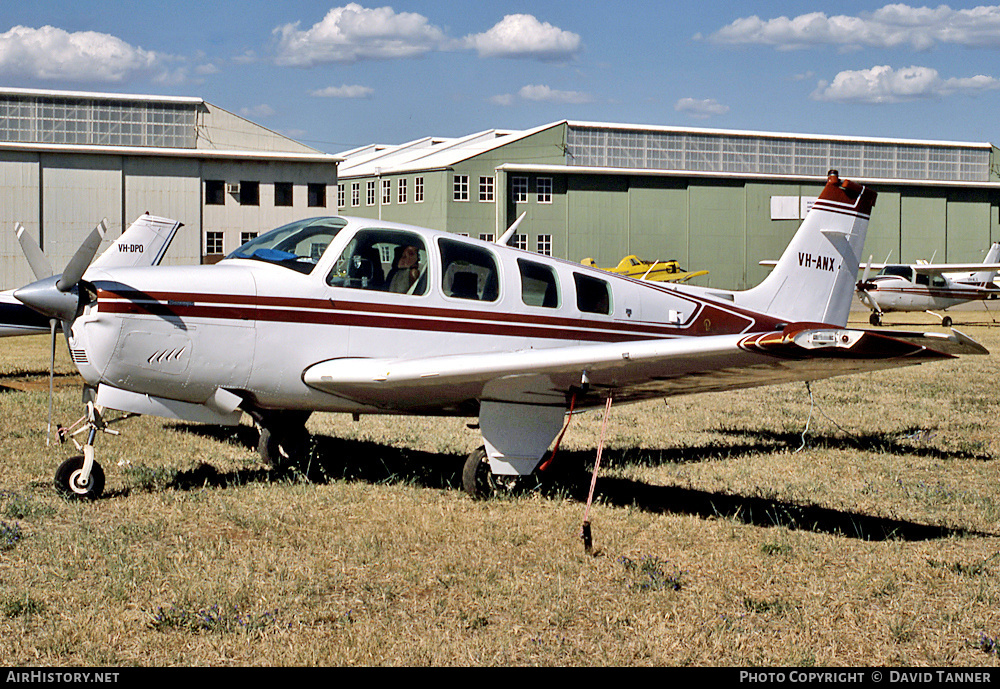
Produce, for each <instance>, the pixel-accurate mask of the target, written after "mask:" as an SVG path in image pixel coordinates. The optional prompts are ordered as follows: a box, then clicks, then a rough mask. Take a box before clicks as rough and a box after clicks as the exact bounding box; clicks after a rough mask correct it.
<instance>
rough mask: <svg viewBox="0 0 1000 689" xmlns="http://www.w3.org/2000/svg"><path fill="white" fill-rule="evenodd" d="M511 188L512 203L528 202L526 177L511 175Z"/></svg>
mask: <svg viewBox="0 0 1000 689" xmlns="http://www.w3.org/2000/svg"><path fill="white" fill-rule="evenodd" d="M511 188H512V192H513V193H512V196H513V197H514V203H527V202H528V178H527V177H512V178H511Z"/></svg>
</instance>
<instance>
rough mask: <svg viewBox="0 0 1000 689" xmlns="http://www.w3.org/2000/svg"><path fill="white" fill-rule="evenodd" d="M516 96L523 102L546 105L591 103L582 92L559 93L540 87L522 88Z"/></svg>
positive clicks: (546, 87)
mask: <svg viewBox="0 0 1000 689" xmlns="http://www.w3.org/2000/svg"><path fill="white" fill-rule="evenodd" d="M517 95H518V96H520V97H521V98H523V99H524V100H531V101H544V102H546V103H570V104H573V105H580V104H583V103H590V102H591V101H593V98H591V97H590V95H589V94H586V93H583V92H582V91H559V90H557V89H552V88H549V87H548V86H542V85H531V86H522V87H521V89H520V90H519V91H518V92H517Z"/></svg>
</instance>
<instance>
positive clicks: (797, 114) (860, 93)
mask: <svg viewBox="0 0 1000 689" xmlns="http://www.w3.org/2000/svg"><path fill="white" fill-rule="evenodd" d="M0 86H4V87H22V88H42V89H69V90H87V91H102V92H111V93H138V94H160V95H183V96H199V97H202V98H204V99H205V100H207V101H209V102H210V103H213V104H215V105H217V106H219V107H222V108H225V109H226V110H230V111H232V112H235V113H238V114H241V115H244V116H245V117H247V118H249V119H251V120H253V121H255V122H257V123H259V124H261V125H264V126H266V127H269V128H271V129H273V130H275V131H279V132H281V133H284V134H287V135H289V136H292V137H294V138H296V139H299V140H300V141H303V142H306V143H308V144H310V145H312V146H314V147H316V148H318V149H320V150H323V151H327V152H331V153H335V152H338V151H343V150H346V149H349V148H352V147H355V146H360V145H364V144H367V143H373V142H378V143H402V142H405V141H409V140H411V139H415V138H419V137H422V136H427V135H436V136H461V135H464V134H469V133H473V132H476V131H480V130H483V129H490V128H494V127H498V128H515V129H524V128H528V127H533V126H536V125H541V124H545V123H549V122H553V121H557V120H561V119H576V120H588V121H600V122H625V123H636V124H649V125H679V126H695V127H710V128H722V129H749V130H759V131H771V132H803V133H816V134H836V135H856V136H863V137H892V138H915V139H936V140H949V141H976V142H979V141H990V142H992V143H994V144H998V145H1000V118H998V117H997V115H996V114H997V113H998V112H1000V6H997V5H992V6H991V5H981V4H973V3H969V4H961V5H960V4H955V5H936V6H934V7H927V6H923V5H919V4H916V3H913V4H904V3H897V4H891V5H890V4H887V3H884V2H851V1H850V0H844V1H841V2H838V3H819V2H810V1H809V0H806V1H805V2H802V1H799V2H760V3H752V4H743V3H733V2H719V1H716V0H702V1H701V2H699V3H697V4H693V3H673V4H672V3H665V2H603V1H594V2H590V1H587V0H575V1H574V2H564V1H562V0H550V1H548V2H536V3H527V2H509V1H507V0H495V1H494V2H491V3H483V2H462V1H461V0H458V1H456V0H450V1H449V2H444V1H436V0H423V1H414V2H403V1H399V2H392V3H391V4H383V3H380V2H373V3H367V2H360V3H347V2H337V1H336V0H333V1H330V0H328V1H326V2H307V1H297V0H291V1H288V0H285V1H282V2H274V3H262V2H256V1H254V0H244V1H243V2H233V1H231V0H213V1H212V2H201V1H199V2H189V1H188V0H175V1H173V2H157V3H147V2H144V1H142V0H138V1H136V0H130V1H129V2H119V1H117V0H112V1H109V2H99V1H97V0H75V1H73V2H66V1H56V0H34V1H33V2H31V3H27V2H24V3H16V2H4V3H3V4H2V5H0Z"/></svg>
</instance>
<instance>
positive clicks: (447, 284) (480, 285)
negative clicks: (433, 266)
mask: <svg viewBox="0 0 1000 689" xmlns="http://www.w3.org/2000/svg"><path fill="white" fill-rule="evenodd" d="M438 249H439V250H440V251H441V270H442V276H441V288H442V290H443V291H444V294H445V296H446V297H452V298H454V299H470V300H474V301H496V300H497V299H499V298H500V282H499V270H498V269H497V260H496V258H495V257H494V256H493V252H492V251H489V250H487V249H484V248H483V247H481V246H474V245H472V244H466V243H465V242H458V241H455V240H453V239H440V240H438Z"/></svg>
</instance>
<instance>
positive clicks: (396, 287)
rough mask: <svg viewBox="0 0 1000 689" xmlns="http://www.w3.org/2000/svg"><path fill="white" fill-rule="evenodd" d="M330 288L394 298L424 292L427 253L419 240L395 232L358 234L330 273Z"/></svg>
mask: <svg viewBox="0 0 1000 689" xmlns="http://www.w3.org/2000/svg"><path fill="white" fill-rule="evenodd" d="M326 282H327V284H328V285H330V286H331V287H349V288H352V289H368V290H379V291H383V292H395V293H396V294H414V295H422V294H425V293H426V292H427V250H426V248H425V246H424V242H423V239H421V238H420V237H419V236H418V235H416V234H412V233H410V232H400V231H397V230H360V231H359V232H358V233H357V234H356V235H354V238H353V239H352V240H351V241H350V242H348V244H347V246H346V247H345V248H344V251H343V253H341V255H340V258H338V259H337V262H336V263H335V264H334V266H333V270H332V271H330V275H329V276H328V277H327V279H326Z"/></svg>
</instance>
